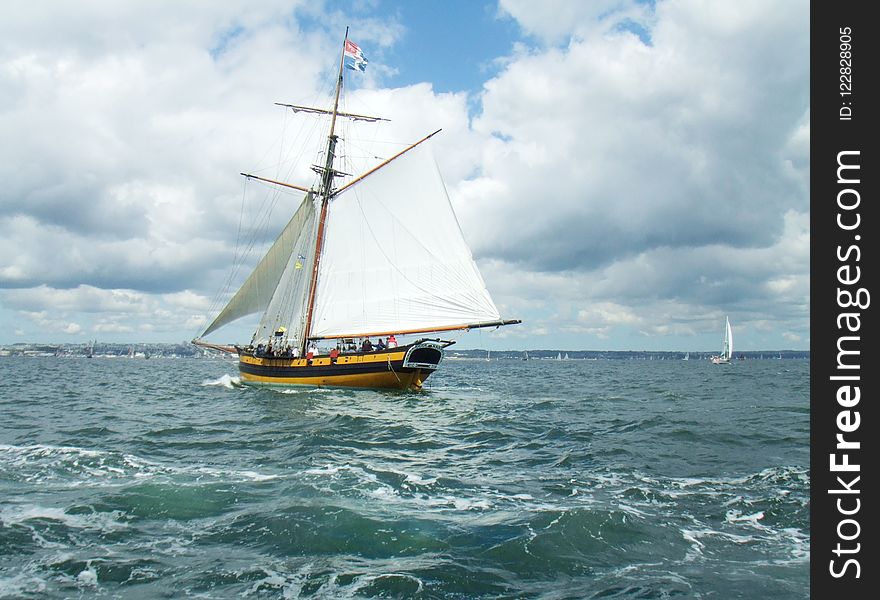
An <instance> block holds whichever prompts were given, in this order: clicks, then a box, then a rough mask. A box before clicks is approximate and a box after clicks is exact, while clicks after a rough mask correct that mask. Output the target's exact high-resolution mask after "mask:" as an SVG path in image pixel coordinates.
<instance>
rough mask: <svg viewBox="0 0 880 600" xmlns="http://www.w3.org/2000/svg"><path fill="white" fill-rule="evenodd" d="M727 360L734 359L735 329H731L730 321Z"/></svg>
mask: <svg viewBox="0 0 880 600" xmlns="http://www.w3.org/2000/svg"><path fill="white" fill-rule="evenodd" d="M727 358H733V329H732V328H731V327H730V319H727Z"/></svg>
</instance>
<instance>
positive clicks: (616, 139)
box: [0, 0, 810, 347]
mask: <svg viewBox="0 0 880 600" xmlns="http://www.w3.org/2000/svg"><path fill="white" fill-rule="evenodd" d="M172 8H173V10H171V9H172ZM4 12H5V13H7V14H5V15H4V19H3V20H2V22H0V36H2V40H3V41H2V42H0V107H2V108H0V136H2V137H3V139H4V140H12V143H7V144H4V145H2V146H0V177H2V178H3V180H4V183H5V189H4V191H3V192H2V193H0V306H2V307H3V308H4V309H5V310H6V311H18V314H20V315H22V316H23V319H24V321H25V322H32V323H34V325H35V326H40V325H41V324H42V325H46V324H48V323H49V321H47V319H55V320H53V321H52V323H51V324H52V326H53V327H55V328H57V329H58V330H59V331H67V332H68V333H69V334H71V335H74V336H75V335H93V334H94V333H95V332H102V333H106V334H111V333H118V334H119V335H120V336H123V337H124V336H125V335H129V336H134V335H138V334H144V335H146V334H150V335H154V336H157V337H160V336H161V335H162V334H163V333H167V334H169V335H170V333H171V332H175V331H176V329H175V328H177V329H184V328H186V329H185V333H186V334H187V335H188V334H190V333H191V332H192V327H193V326H197V325H198V323H199V322H200V321H202V320H203V319H204V316H198V315H199V313H200V312H204V311H206V310H207V308H208V307H209V306H210V301H209V299H210V298H213V297H214V296H215V295H216V292H217V290H218V289H219V288H221V285H222V283H223V281H224V280H225V279H226V278H227V277H228V268H229V265H230V264H232V263H233V262H236V261H239V262H241V261H242V260H244V263H245V264H243V265H242V276H243V273H244V271H245V270H246V268H247V266H249V265H250V264H253V263H254V261H255V260H256V259H257V256H256V255H254V256H252V257H250V258H247V259H242V258H241V257H240V256H239V255H237V254H236V252H237V250H236V248H235V246H236V240H238V241H242V240H248V242H247V243H249V244H251V245H253V246H255V247H256V249H257V250H259V249H260V248H262V247H265V246H266V244H268V243H269V242H270V241H271V238H272V236H273V235H274V233H275V232H277V230H278V229H279V228H280V227H281V226H282V225H283V223H284V222H285V221H286V219H287V217H288V216H289V214H290V212H291V211H292V210H293V207H295V206H296V204H297V203H298V201H299V195H298V194H285V193H277V192H270V191H264V192H263V194H262V195H260V194H257V195H255V196H253V197H251V196H250V195H245V194H244V193H243V191H242V190H243V188H246V189H248V190H249V191H251V186H253V184H247V185H245V184H244V183H243V182H242V180H241V178H240V176H239V175H238V173H239V171H249V172H254V173H256V174H261V175H264V176H267V177H271V178H283V179H286V180H290V181H294V182H298V183H302V184H305V185H308V184H309V183H310V182H311V181H312V180H313V177H314V174H313V173H312V172H311V170H310V169H309V166H310V164H311V163H312V162H314V160H315V157H314V155H313V154H307V153H306V154H304V153H303V152H302V151H300V150H298V149H294V147H293V146H292V145H291V144H290V142H289V140H288V139H287V138H288V134H295V135H296V136H298V137H299V139H300V140H306V141H309V142H312V143H318V142H319V140H320V136H321V135H322V131H323V130H322V127H324V126H325V125H324V124H322V123H320V122H316V123H315V124H314V125H311V126H306V125H304V122H305V121H304V120H303V119H302V116H301V115H293V114H292V113H290V112H289V111H285V110H284V109H282V108H279V107H275V106H272V102H275V101H280V102H291V103H295V104H299V103H303V104H316V105H322V104H324V103H326V102H327V100H328V99H329V95H330V92H331V90H332V80H333V65H332V62H333V61H332V60H328V59H327V57H329V56H334V55H336V54H337V53H338V43H339V41H338V39H337V38H338V34H339V31H340V30H341V29H342V27H344V25H343V19H345V17H344V16H343V15H341V14H338V13H332V12H327V9H326V8H325V7H324V6H323V5H322V4H320V3H319V4H311V3H308V4H307V3H305V2H290V1H288V0H284V1H282V0H277V1H273V2H265V3H260V5H259V7H255V6H253V5H252V3H249V2H243V1H242V2H224V3H221V4H220V5H218V6H211V7H202V6H200V5H186V6H178V5H177V4H163V3H161V2H160V3H122V4H119V3H105V2H99V1H87V2H81V3H77V5H76V6H67V5H66V4H64V3H48V4H37V5H33V3H24V2H14V3H13V6H12V7H7V10H6V11H4ZM497 12H498V15H499V18H501V19H508V20H513V21H515V22H516V23H517V24H518V25H519V27H520V28H521V30H522V32H523V38H522V39H521V40H520V42H518V43H517V44H515V45H514V46H513V47H511V48H510V51H509V53H508V54H506V55H504V56H499V57H497V62H496V64H497V65H498V66H499V68H498V70H497V72H496V74H495V75H493V76H492V77H491V78H489V79H487V80H486V81H485V83H484V85H483V88H482V90H481V92H480V93H479V94H477V95H473V94H469V93H468V92H465V91H461V92H452V93H438V92H436V91H435V90H434V88H433V86H432V85H431V83H430V77H431V74H430V73H424V74H422V75H423V77H424V78H423V79H422V80H416V81H412V82H411V83H408V84H406V85H400V86H396V87H391V86H388V85H387V84H386V83H385V81H386V80H387V78H388V77H389V76H390V75H392V74H393V73H394V66H393V65H383V64H382V63H381V61H376V60H374V61H373V62H371V65H370V69H368V72H367V74H366V76H365V77H364V78H362V79H361V80H359V82H358V83H357V84H356V85H353V86H352V89H350V90H348V93H347V94H346V97H345V109H346V110H350V111H352V112H360V113H364V114H373V115H377V116H385V117H392V118H393V120H392V121H391V122H390V123H385V124H382V125H369V124H367V125H365V124H354V125H346V126H345V128H344V129H343V130H342V135H343V138H349V137H350V138H351V139H352V140H354V138H355V137H360V138H362V139H366V141H365V142H363V143H361V144H359V145H357V146H353V147H351V148H350V149H349V150H348V151H347V154H346V156H345V160H346V161H347V163H348V167H349V168H351V169H352V171H353V172H358V171H359V170H360V169H362V168H364V165H366V164H368V163H369V162H370V161H373V162H375V160H376V159H377V158H380V157H385V156H388V155H390V154H391V153H393V152H395V151H397V150H398V149H399V148H400V147H401V145H400V143H406V142H412V141H415V140H416V139H418V138H420V137H422V136H423V135H426V134H427V133H430V132H431V131H433V130H434V129H437V128H443V130H444V132H443V134H442V135H441V136H438V137H437V138H436V143H435V144H434V153H435V155H436V158H437V161H438V163H439V165H440V167H441V170H442V171H443V173H444V175H445V177H446V180H447V185H448V188H449V191H450V196H451V199H452V202H453V204H454V206H455V208H456V211H457V213H458V216H459V219H460V222H461V225H462V229H463V231H464V233H465V236H466V238H467V239H468V241H469V243H470V245H471V247H472V249H473V252H474V255H475V258H476V259H477V260H478V263H479V265H480V267H481V270H482V272H483V275H484V278H485V280H486V282H487V284H488V286H489V288H490V290H491V291H492V293H493V296H494V297H495V299H496V301H497V303H498V304H499V306H500V307H501V308H502V312H503V313H504V314H505V315H508V316H515V317H521V318H524V319H525V320H526V322H527V323H526V325H525V326H523V327H520V328H518V329H514V328H508V329H506V330H502V331H501V332H499V334H497V335H503V336H506V339H507V340H509V341H510V343H516V344H526V343H527V341H526V340H533V339H534V338H535V337H539V338H540V337H543V336H546V339H547V340H548V342H549V341H550V340H553V339H554V337H555V338H559V337H565V336H570V337H568V338H566V339H570V340H580V342H579V343H580V345H581V347H592V346H600V345H602V344H612V343H613V344H619V343H621V342H620V340H621V339H623V340H633V339H638V338H639V337H647V338H658V339H662V338H664V337H669V336H672V337H676V336H678V337H676V339H684V338H687V337H688V336H700V335H701V334H703V333H705V332H707V331H711V332H713V335H714V332H715V331H716V330H717V328H718V320H719V319H723V314H726V313H734V314H736V315H738V321H737V322H738V323H739V324H740V326H741V327H746V328H748V327H751V328H753V330H754V331H756V332H757V331H765V330H766V331H772V332H775V333H773V334H772V335H769V334H768V337H764V338H762V339H767V340H778V341H779V342H780V343H781V342H782V341H783V340H787V341H791V342H792V343H794V342H798V341H802V340H806V339H808V338H809V333H808V329H807V327H808V314H809V305H808V288H809V271H808V269H809V265H808V263H809V255H808V247H809V214H808V197H809V192H808V174H809V136H810V133H809V85H808V84H809V70H808V56H809V46H808V44H809V36H808V33H809V22H808V18H809V10H808V5H807V3H805V2H803V1H796V0H791V1H787V2H780V3H773V4H769V5H768V4H766V3H759V2H756V1H755V2H745V3H738V4H737V5H736V6H727V5H724V4H720V3H708V4H707V3H703V2H697V1H696V0H667V1H660V2H657V3H643V2H629V1H624V0H602V1H600V2H589V3H584V2H565V1H562V0H559V1H556V0H553V1H551V2H549V3H548V2H543V3H540V4H535V3H529V2H524V1H523V0H501V1H500V2H499V4H498V7H497ZM318 16H320V17H322V18H327V19H329V20H330V23H331V25H330V26H329V27H328V28H327V29H324V28H322V27H318V26H316V25H315V23H317V22H318V21H319V19H316V18H315V17H318ZM353 26H356V29H357V31H358V36H357V39H358V41H359V43H361V45H362V46H368V47H369V46H370V45H372V46H375V47H376V48H377V50H378V49H381V48H382V47H390V46H393V45H395V44H401V43H404V40H405V39H407V38H408V37H409V38H412V37H413V36H411V35H410V36H407V24H406V23H400V22H398V21H396V20H395V19H393V18H392V19H387V18H379V17H378V16H375V15H371V14H370V13H369V9H365V12H362V13H360V16H359V17H358V18H357V19H356V22H355V23H353ZM373 56H381V53H377V54H374V55H373ZM310 127H311V128H310ZM391 140H395V141H396V142H399V143H397V144H391V143H389V142H390V141H391ZM243 207H244V208H245V209H247V210H249V211H251V210H253V212H255V213H256V214H258V215H259V216H258V217H257V218H256V220H255V221H254V222H253V223H251V224H250V227H251V229H250V230H247V228H248V225H247V224H243V223H242V222H241V221H240V220H239V215H240V212H241V209H242V208H243ZM48 315H57V316H54V317H49V316H48ZM77 324H78V325H77ZM77 327H79V329H77ZM18 328H19V329H20V330H21V332H22V335H27V333H28V331H35V329H30V330H29V329H28V328H27V327H25V326H24V325H21V326H19V327H18ZM783 332H785V333H786V337H785V338H783ZM578 336H579V337H578ZM773 336H775V337H773ZM178 337H179V336H177V335H174V336H173V337H171V338H170V339H172V340H174V341H176V340H177V339H178ZM711 339H713V340H714V337H713V338H711ZM740 339H743V338H742V337H740ZM572 343H575V342H572ZM548 345H552V342H549V343H548Z"/></svg>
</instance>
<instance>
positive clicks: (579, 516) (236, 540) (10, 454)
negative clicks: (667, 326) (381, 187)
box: [0, 361, 810, 598]
mask: <svg viewBox="0 0 880 600" xmlns="http://www.w3.org/2000/svg"><path fill="white" fill-rule="evenodd" d="M78 362H81V361H64V362H63V364H62V365H61V366H59V368H64V369H71V372H69V373H67V374H66V375H65V374H64V373H61V374H60V375H59V376H60V380H63V381H66V382H76V381H79V383H78V384H76V385H74V384H71V383H67V384H65V386H63V388H59V389H57V390H56V389H54V388H50V389H47V388H46V387H45V386H42V385H38V384H37V383H36V382H35V383H34V384H33V385H34V386H35V387H33V388H28V389H25V390H20V389H16V391H15V393H16V394H17V396H16V397H22V398H23V397H26V398H28V399H29V400H28V402H27V403H24V402H22V401H14V400H10V398H12V396H10V395H8V394H6V395H4V396H3V400H0V404H2V405H3V408H4V410H6V409H8V410H7V415H8V417H7V419H6V421H5V422H4V423H0V498H2V500H0V557H2V559H3V560H2V561H0V598H7V597H8V598H37V597H40V598H42V597H48V598H64V597H75V596H80V597H89V596H96V597H125V596H127V595H129V594H134V595H140V596H143V597H155V596H163V595H166V596H167V595H171V596H175V597H184V596H195V597H203V598H227V597H248V598H261V597H289V598H296V597H318V598H365V597H431V598H445V597H449V598H483V597H485V598H497V597H547V598H557V597H558V598H569V597H615V598H643V597H654V598H668V597H675V596H682V597H771V596H772V597H776V598H801V597H804V596H805V595H806V594H807V593H808V591H809V585H808V582H809V578H808V557H809V541H810V539H809V489H810V474H809V470H808V468H807V465H808V448H807V443H808V438H809V423H808V418H809V414H808V412H802V411H800V410H799V409H800V408H801V407H803V406H807V398H808V380H807V372H806V371H797V370H795V371H794V372H793V373H787V374H782V375H779V374H777V373H776V372H775V371H773V372H772V373H771V372H767V373H765V374H762V372H760V371H757V372H753V373H752V374H751V375H750V376H749V377H744V376H743V374H744V373H745V371H744V369H746V368H752V367H743V368H742V369H739V371H738V372H737V373H735V374H734V376H729V375H725V376H724V377H723V379H719V380H717V381H714V382H713V387H709V386H707V385H706V381H707V380H708V378H711V377H712V373H715V372H717V370H716V371H705V370H700V365H690V366H689V365H688V363H683V364H676V365H664V364H643V365H640V364H636V365H633V364H629V365H626V364H624V365H606V364H604V363H584V366H579V365H577V364H564V365H562V366H557V365H545V366H542V365H540V364H535V365H533V364H532V363H531V361H530V362H529V363H522V364H520V363H519V362H518V361H517V362H516V364H515V365H513V366H511V367H510V369H501V368H499V367H498V365H496V364H495V363H491V364H490V363H477V362H473V363H468V362H466V361H459V362H457V363H456V362H453V363H452V364H451V365H449V366H448V368H446V370H445V371H442V370H441V372H438V373H437V374H436V375H435V376H433V377H432V379H431V380H429V382H430V383H432V384H434V385H433V386H432V388H431V390H430V391H429V392H428V393H425V394H412V395H400V394H382V393H379V392H369V391H364V392H345V391H339V390H309V389H307V388H296V389H293V390H288V392H290V393H278V392H279V390H261V389H253V390H248V393H235V394H232V393H226V392H225V390H226V389H236V388H237V387H238V385H240V382H239V381H237V378H235V377H232V376H229V375H218V374H216V373H212V372H211V369H216V368H225V365H218V364H216V363H210V364H209V361H204V362H201V361H191V362H189V363H187V362H185V361H184V362H182V363H180V364H175V363H174V361H147V362H148V363H153V362H154V363H155V365H153V364H150V365H148V367H149V368H150V369H158V370H159V372H153V371H151V372H147V373H144V374H142V376H141V377H140V378H139V377H138V374H137V372H136V371H131V369H132V367H131V366H130V365H129V364H128V363H130V362H131V361H115V362H111V361H102V362H106V363H108V364H107V365H105V366H104V367H102V368H103V369H114V368H118V369H129V371H126V374H127V377H120V376H119V375H118V374H115V375H114V373H107V374H106V376H105V378H104V379H102V378H101V372H100V371H98V372H96V373H91V374H90V376H89V378H80V379H79V380H78V379H77V372H76V371H75V369H76V368H77V365H75V364H73V363H78ZM123 362H124V363H126V364H119V365H117V363H123ZM534 362H535V363H538V362H539V361H534ZM655 362H656V361H655ZM755 362H758V361H755ZM67 363H71V364H69V365H68V364H67ZM9 364H11V363H5V367H4V368H8V365H9ZM486 364H490V366H491V369H490V368H489V367H487V366H485V365H486ZM444 367H446V365H444ZM563 367H564V371H562V370H560V372H559V373H555V374H554V373H551V372H550V371H549V370H550V369H562V368H563ZM738 367H740V365H738ZM79 368H89V369H92V368H94V366H93V365H86V366H85V367H82V366H80V367H79ZM578 368H583V369H589V373H584V374H583V375H584V376H583V377H577V378H572V379H571V380H570V381H569V380H568V379H566V377H571V376H572V373H573V372H574V371H575V370H576V369H578ZM688 368H692V370H691V371H688V370H686V369H688ZM162 369H167V370H168V371H167V372H162V371H161V370H162ZM536 369H542V370H541V371H536ZM693 369H696V370H693ZM2 375H3V374H2V373H0V385H3V383H2V382H9V381H13V380H16V378H15V377H13V376H11V375H9V374H8V373H7V374H6V375H7V376H5V377H3V376H2ZM768 378H769V379H768ZM20 380H21V378H19V381H20ZM172 381H174V382H176V383H174V384H173V385H172V384H170V383H163V384H162V385H157V384H156V382H172ZM771 381H772V385H770V383H771ZM7 385H8V384H7ZM77 386H79V387H77ZM725 386H726V387H725ZM716 387H717V389H715V388H716ZM771 388H772V390H771ZM6 389H9V388H6ZM707 390H711V391H707ZM768 390H771V391H768ZM738 398H748V399H749V400H748V403H747V405H744V403H743V402H742V401H740V400H738ZM744 406H746V408H744ZM35 422H36V423H39V427H35V426H34V425H33V424H34V423H35Z"/></svg>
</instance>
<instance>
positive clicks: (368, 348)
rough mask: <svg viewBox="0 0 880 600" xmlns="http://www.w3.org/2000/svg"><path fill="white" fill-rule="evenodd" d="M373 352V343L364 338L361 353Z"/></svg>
mask: <svg viewBox="0 0 880 600" xmlns="http://www.w3.org/2000/svg"><path fill="white" fill-rule="evenodd" d="M372 351H373V342H371V341H370V338H364V343H363V344H361V352H372Z"/></svg>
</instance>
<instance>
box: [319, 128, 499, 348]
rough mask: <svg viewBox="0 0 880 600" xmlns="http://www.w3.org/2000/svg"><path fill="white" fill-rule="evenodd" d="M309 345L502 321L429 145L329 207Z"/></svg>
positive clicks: (402, 157) (337, 198)
mask: <svg viewBox="0 0 880 600" xmlns="http://www.w3.org/2000/svg"><path fill="white" fill-rule="evenodd" d="M326 232H327V233H326V237H325V240H324V247H323V251H322V254H321V262H320V266H319V274H318V287H317V295H316V300H315V308H314V317H313V323H312V328H311V332H310V335H311V336H313V337H340V336H344V335H359V334H370V333H376V332H406V331H418V330H427V331H430V330H431V329H432V328H438V329H443V328H447V327H455V326H463V325H467V324H470V323H478V322H486V321H496V320H499V319H500V318H501V317H500V314H499V312H498V309H497V308H496V307H495V304H494V303H493V302H492V298H491V297H490V296H489V292H488V291H487V290H486V285H485V283H483V279H482V277H481V276H480V273H479V271H478V270H477V266H476V264H475V263H474V260H473V257H472V255H471V252H470V249H469V248H468V247H467V244H466V243H465V241H464V237H463V235H462V233H461V228H460V227H459V224H458V221H457V220H456V218H455V213H454V212H453V211H452V205H451V204H450V202H449V197H448V196H447V194H446V187H445V186H444V184H443V180H442V179H441V178H440V173H439V171H438V169H437V165H436V163H435V162H434V159H433V156H432V154H431V153H430V149H429V147H428V143H425V144H422V145H420V146H417V147H416V148H414V149H413V150H411V151H410V152H408V153H407V154H404V155H403V156H401V157H400V158H398V159H396V160H395V161H393V162H391V163H389V164H388V165H387V166H385V167H384V168H382V169H381V170H379V171H377V172H375V173H373V174H372V175H370V176H368V177H366V178H365V179H363V180H362V181H360V182H359V183H356V184H355V185H353V186H352V187H351V188H349V189H347V190H345V191H343V192H342V193H341V194H339V195H338V196H336V197H335V198H333V199H332V200H331V202H330V207H329V215H328V219H327V224H326Z"/></svg>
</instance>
